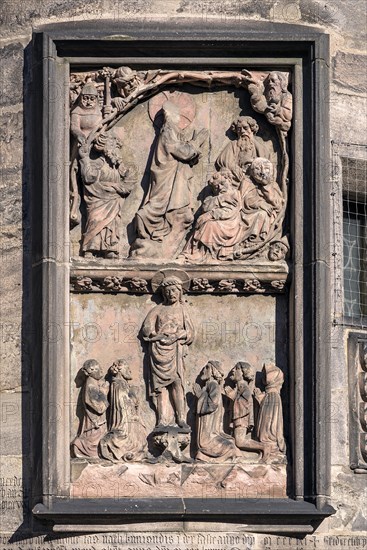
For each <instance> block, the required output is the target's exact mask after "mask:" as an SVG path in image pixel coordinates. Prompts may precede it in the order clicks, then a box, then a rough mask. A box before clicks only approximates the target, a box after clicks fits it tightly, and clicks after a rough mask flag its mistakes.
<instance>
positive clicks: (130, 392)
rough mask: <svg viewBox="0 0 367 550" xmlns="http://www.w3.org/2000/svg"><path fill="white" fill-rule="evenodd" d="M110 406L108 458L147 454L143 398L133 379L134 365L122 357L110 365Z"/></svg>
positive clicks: (128, 458) (104, 441) (103, 447)
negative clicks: (141, 407) (143, 422)
mask: <svg viewBox="0 0 367 550" xmlns="http://www.w3.org/2000/svg"><path fill="white" fill-rule="evenodd" d="M109 372H110V374H111V375H112V382H111V386H110V410H109V419H108V430H109V431H108V433H107V434H106V435H105V436H104V437H103V438H102V440H101V443H100V452H101V455H102V456H103V458H107V459H108V460H111V461H115V460H121V459H122V460H125V461H131V460H134V461H137V460H141V459H142V458H143V456H144V449H145V447H146V440H145V437H146V434H145V433H144V426H143V425H142V423H141V420H140V417H139V400H138V397H137V395H136V393H135V391H134V389H133V388H131V387H130V385H129V381H130V380H131V379H132V376H131V372H130V368H129V367H128V366H127V365H126V363H125V361H124V360H123V359H118V360H117V361H116V362H115V363H113V365H112V366H111V367H110V369H109Z"/></svg>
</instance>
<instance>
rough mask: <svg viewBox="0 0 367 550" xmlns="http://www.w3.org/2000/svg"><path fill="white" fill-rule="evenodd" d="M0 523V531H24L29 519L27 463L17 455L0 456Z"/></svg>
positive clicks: (28, 474)
mask: <svg viewBox="0 0 367 550" xmlns="http://www.w3.org/2000/svg"><path fill="white" fill-rule="evenodd" d="M0 500H1V507H0V524H1V532H2V533H13V532H14V531H16V530H17V529H19V528H20V531H21V532H22V531H23V532H24V531H26V529H27V527H28V526H29V520H30V512H31V510H30V506H31V494H30V472H29V463H28V460H27V459H26V458H23V460H22V459H21V458H20V457H17V456H0Z"/></svg>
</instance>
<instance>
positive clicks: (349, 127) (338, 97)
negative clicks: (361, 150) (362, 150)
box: [330, 93, 367, 145]
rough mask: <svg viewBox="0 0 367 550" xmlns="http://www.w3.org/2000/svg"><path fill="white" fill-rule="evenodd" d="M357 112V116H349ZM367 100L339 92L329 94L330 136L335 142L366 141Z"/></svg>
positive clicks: (351, 142) (362, 142) (354, 142)
mask: <svg viewBox="0 0 367 550" xmlns="http://www.w3.org/2000/svg"><path fill="white" fill-rule="evenodd" d="M351 113H358V116H351ZM366 115H367V100H366V98H363V97H358V96H351V95H347V94H341V93H332V94H331V96H330V136H331V139H332V140H334V141H335V142H341V143H350V144H356V143H357V144H361V145H363V144H365V143H366Z"/></svg>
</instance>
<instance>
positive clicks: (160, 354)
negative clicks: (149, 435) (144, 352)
mask: <svg viewBox="0 0 367 550" xmlns="http://www.w3.org/2000/svg"><path fill="white" fill-rule="evenodd" d="M161 289H162V294H163V303H162V304H159V305H157V306H155V307H154V308H153V309H152V310H151V311H150V312H149V313H148V315H147V317H146V319H145V321H144V323H143V329H142V330H143V338H144V340H145V341H147V342H149V358H150V369H151V384H152V395H153V397H155V398H156V404H157V426H156V427H157V428H163V427H167V426H172V425H175V422H174V420H173V414H172V412H174V416H175V421H176V424H177V425H178V426H179V427H181V428H185V429H188V428H189V426H188V425H187V424H186V419H185V416H186V399H185V391H184V383H185V365H184V358H185V356H186V354H187V346H188V345H189V344H191V343H192V341H193V339H194V327H193V324H192V321H191V319H190V317H189V314H188V312H187V310H186V308H185V306H184V305H183V303H182V281H181V280H180V279H179V278H178V277H174V276H168V277H166V278H165V279H163V282H162V283H161ZM170 398H171V402H172V405H173V409H174V411H172V406H171V404H170Z"/></svg>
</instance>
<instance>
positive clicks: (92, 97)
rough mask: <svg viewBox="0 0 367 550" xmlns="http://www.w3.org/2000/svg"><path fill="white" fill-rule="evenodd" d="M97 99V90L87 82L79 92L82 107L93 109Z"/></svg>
mask: <svg viewBox="0 0 367 550" xmlns="http://www.w3.org/2000/svg"><path fill="white" fill-rule="evenodd" d="M97 101H98V92H97V89H96V87H95V85H94V84H92V83H91V82H88V83H87V84H85V86H83V89H82V91H81V94H80V104H81V106H82V107H84V109H94V108H95V107H96V105H97Z"/></svg>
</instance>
